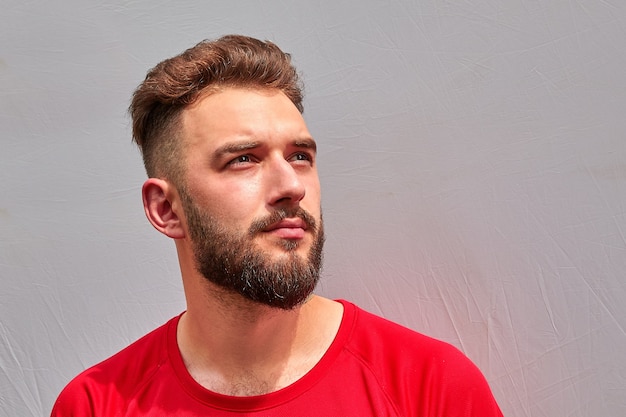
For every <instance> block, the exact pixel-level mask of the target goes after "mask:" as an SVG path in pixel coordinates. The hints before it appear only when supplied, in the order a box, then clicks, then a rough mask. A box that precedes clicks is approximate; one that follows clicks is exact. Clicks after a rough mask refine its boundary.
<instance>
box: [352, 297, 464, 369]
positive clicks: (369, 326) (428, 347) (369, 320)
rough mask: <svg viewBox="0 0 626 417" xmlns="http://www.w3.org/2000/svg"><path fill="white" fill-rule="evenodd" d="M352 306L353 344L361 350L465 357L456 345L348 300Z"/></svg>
mask: <svg viewBox="0 0 626 417" xmlns="http://www.w3.org/2000/svg"><path fill="white" fill-rule="evenodd" d="M343 303H344V305H347V306H348V307H347V308H351V309H353V311H354V313H353V319H352V321H353V323H352V326H353V329H352V338H351V339H352V343H351V345H355V346H358V347H360V348H361V349H362V350H369V349H375V350H377V351H378V350H380V349H384V350H385V351H388V352H391V351H397V352H398V353H400V354H407V355H409V356H418V357H420V358H424V357H432V356H433V355H435V356H440V355H443V356H456V355H461V356H464V355H463V353H461V352H460V351H459V350H458V349H457V348H456V347H455V346H453V345H451V344H450V343H447V342H444V341H442V340H439V339H435V338H433V337H430V336H427V335H425V334H423V333H420V332H418V331H416V330H413V329H410V328H408V327H406V326H403V325H401V324H399V323H396V322H394V321H391V320H389V319H386V318H384V317H381V316H378V315H376V314H373V313H370V312H368V311H366V310H363V309H361V308H360V307H358V306H355V305H353V304H351V303H348V302H345V301H344V302H343ZM418 352H419V355H416V353H418Z"/></svg>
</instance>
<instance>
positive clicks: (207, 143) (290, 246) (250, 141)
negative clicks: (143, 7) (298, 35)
mask: <svg viewBox="0 0 626 417" xmlns="http://www.w3.org/2000/svg"><path fill="white" fill-rule="evenodd" d="M231 66H234V67H235V68H231ZM172 80H177V81H176V83H175V84H176V85H177V86H178V87H177V88H173V87H171V85H172V84H173V81H172ZM185 81H186V83H185ZM164 92H168V94H167V96H168V97H174V96H176V98H175V99H174V98H170V99H168V100H169V101H168V100H166V99H165V98H164V97H165V96H166V94H165V93H164ZM301 99H302V95H301V90H300V88H299V87H298V83H297V76H296V72H295V70H294V68H293V67H292V66H291V64H290V61H289V56H288V55H287V54H284V53H283V52H281V51H280V50H279V49H278V48H277V47H276V46H275V45H273V44H270V43H263V42H260V41H257V40H254V39H250V38H245V37H238V36H230V37H225V38H221V39H219V40H218V41H215V42H203V43H201V44H199V45H197V46H196V47H194V48H191V49H190V50H188V51H186V52H185V53H183V54H182V55H180V56H178V57H175V58H172V59H170V60H167V61H164V63H161V64H159V65H157V67H155V69H153V70H152V71H151V72H150V73H149V75H148V77H147V78H146V81H144V83H143V84H142V85H141V86H140V87H139V88H138V89H137V91H136V92H135V96H134V99H133V104H132V105H131V114H132V115H133V118H134V119H133V126H134V137H135V140H136V141H137V143H138V144H139V145H140V146H141V148H142V152H143V155H144V161H145V163H146V169H147V171H148V174H149V176H151V178H150V179H148V181H146V184H144V204H145V206H146V213H147V215H148V218H149V219H150V221H151V222H152V224H153V225H154V226H155V227H156V228H157V229H158V230H160V231H161V232H163V233H164V234H166V235H168V236H170V237H173V238H175V239H177V242H178V243H177V247H178V248H179V257H181V253H182V254H183V255H182V258H183V259H182V262H181V265H183V264H185V263H193V267H194V269H195V270H196V271H197V272H199V273H200V274H201V275H203V276H204V277H205V278H206V279H207V280H208V281H210V282H212V283H214V284H217V285H218V286H220V287H222V288H223V289H226V290H227V291H229V292H231V293H236V294H239V295H241V296H243V297H245V298H247V299H249V300H252V301H255V302H259V303H263V304H267V305H271V306H275V307H280V308H292V307H294V306H297V305H299V304H300V303H302V302H303V301H304V300H305V299H306V298H307V297H308V295H309V294H310V293H311V291H312V290H313V289H314V287H315V285H316V283H317V280H318V278H319V271H320V267H321V257H322V246H323V241H324V233H323V225H322V218H321V208H320V189H319V178H318V175H317V163H316V145H315V141H314V140H313V138H312V137H311V134H310V133H309V131H308V129H307V126H306V123H305V122H304V119H303V118H302V115H301V112H302V105H301ZM155 177H156V178H155ZM181 248H182V249H181ZM183 269H184V268H183ZM184 276H185V274H183V278H184Z"/></svg>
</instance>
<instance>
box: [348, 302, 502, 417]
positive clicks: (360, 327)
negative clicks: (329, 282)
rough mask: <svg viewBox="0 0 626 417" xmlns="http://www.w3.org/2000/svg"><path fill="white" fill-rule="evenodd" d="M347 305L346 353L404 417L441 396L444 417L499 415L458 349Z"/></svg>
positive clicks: (478, 376)
mask: <svg viewBox="0 0 626 417" xmlns="http://www.w3.org/2000/svg"><path fill="white" fill-rule="evenodd" d="M344 305H345V306H346V310H350V309H352V310H353V318H352V320H351V321H352V331H351V337H350V338H349V341H348V343H347V344H346V350H347V351H349V353H350V354H351V355H352V356H353V357H354V358H355V359H356V360H357V361H358V362H359V363H361V364H362V368H363V369H367V371H366V372H368V373H370V374H371V375H372V378H371V380H375V381H376V383H377V384H378V385H379V386H380V387H381V389H382V390H384V391H385V392H386V394H387V395H388V396H389V397H390V398H392V399H393V400H392V401H393V402H394V403H395V404H397V405H398V407H400V408H402V409H404V410H405V411H406V413H408V411H407V410H415V409H420V407H423V406H425V405H427V403H428V401H429V399H428V398H427V397H424V396H423V395H422V394H426V393H437V398H438V400H439V403H438V404H437V405H436V408H437V407H438V408H440V409H441V410H443V411H442V413H441V415H462V414H463V413H464V411H463V410H468V409H472V408H473V409H474V410H475V411H477V412H476V413H475V414H472V415H484V416H501V413H500V411H499V409H498V406H497V404H496V403H495V400H494V399H493V395H492V394H491V390H490V389H489V386H488V384H487V381H486V380H485V377H484V376H483V374H482V373H481V371H480V370H479V369H478V367H477V366H476V365H475V364H474V363H473V362H472V361H471V360H470V359H469V358H468V357H467V356H465V354H464V353H463V352H461V351H460V350H459V349H458V348H456V347H455V346H453V345H452V344H450V343H447V342H444V341H441V340H438V339H434V338H432V337H430V336H427V335H424V334H422V333H419V332H417V331H414V330H411V329H409V328H407V327H404V326H402V325H400V324H398V323H395V322H392V321H390V320H387V319H385V318H383V317H380V316H377V315H374V314H372V313H369V312H367V311H365V310H362V309H360V308H359V307H356V306H354V305H351V304H350V303H346V304H344ZM431 406H433V407H435V405H428V408H430V407H431ZM463 415H465V414H463ZM468 415H469V414H468Z"/></svg>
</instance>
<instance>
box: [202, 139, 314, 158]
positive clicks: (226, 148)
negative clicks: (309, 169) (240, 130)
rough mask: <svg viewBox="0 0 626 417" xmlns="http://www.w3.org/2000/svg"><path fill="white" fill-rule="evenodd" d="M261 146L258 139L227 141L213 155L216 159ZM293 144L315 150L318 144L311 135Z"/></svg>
mask: <svg viewBox="0 0 626 417" xmlns="http://www.w3.org/2000/svg"><path fill="white" fill-rule="evenodd" d="M261 146H263V144H262V143H261V142H257V141H242V142H232V143H226V144H224V145H222V146H220V147H218V148H217V149H216V150H215V152H214V154H213V155H214V156H215V158H216V159H219V158H221V157H223V156H225V155H230V154H236V153H239V152H242V151H248V150H251V149H256V148H259V147H261ZM292 146H294V147H296V148H303V149H311V150H312V151H314V152H315V151H317V144H316V143H315V141H314V140H313V139H312V138H309V137H305V138H301V139H296V140H294V141H293V142H292Z"/></svg>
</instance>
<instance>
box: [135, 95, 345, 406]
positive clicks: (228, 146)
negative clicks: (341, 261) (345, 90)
mask: <svg viewBox="0 0 626 417" xmlns="http://www.w3.org/2000/svg"><path fill="white" fill-rule="evenodd" d="M181 121H182V126H183V127H182V128H183V137H184V147H183V153H184V155H185V161H184V163H185V167H186V174H185V183H186V187H187V191H188V192H189V193H190V195H192V196H193V197H194V200H195V201H196V203H197V204H198V205H199V206H201V207H202V208H203V209H204V210H206V211H207V212H208V213H210V215H211V216H212V218H214V219H215V220H216V221H218V222H219V224H220V225H221V226H222V227H224V228H225V229H227V230H229V231H233V232H236V233H245V232H246V231H247V230H248V228H249V227H250V224H251V223H252V222H253V221H254V220H255V219H258V218H262V217H266V216H267V215H268V214H270V213H272V212H273V211H275V210H277V209H280V208H287V209H294V208H298V207H301V208H302V209H304V210H306V211H307V212H308V213H310V214H311V215H312V216H313V217H314V218H315V220H316V221H317V223H318V224H321V208H320V206H321V204H320V198H321V197H320V183H319V177H318V173H317V166H316V160H315V158H316V152H315V141H314V140H313V139H312V136H311V134H310V133H309V131H308V129H307V127H306V123H305V122H304V119H303V118H302V115H301V114H300V112H299V111H298V110H297V109H296V107H295V106H294V105H293V103H292V102H291V101H290V100H289V99H288V98H287V97H286V96H285V95H284V94H283V93H282V92H280V91H278V90H255V89H240V88H225V89H223V90H220V91H219V92H216V93H212V94H210V95H207V96H205V97H203V98H201V99H200V100H198V101H197V102H196V103H194V104H193V105H191V106H190V107H188V108H187V109H185V110H184V111H183V114H182V119H181ZM143 200H144V207H145V212H146V215H147V217H148V219H149V220H150V222H151V223H152V225H153V226H154V227H155V228H156V229H157V230H159V231H160V232H161V233H163V234H165V235H166V236H168V237H170V238H172V239H174V240H175V243H176V249H177V253H178V259H179V264H180V268H181V274H182V278H183V286H184V289H185V296H186V301H187V311H186V313H185V314H184V315H183V316H182V318H181V321H180V323H179V326H178V334H177V336H178V343H179V348H180V351H181V354H182V356H183V359H184V361H185V364H186V366H187V369H188V370H189V372H190V374H191V375H192V377H194V379H195V380H196V381H197V382H199V383H200V384H201V385H202V386H204V387H205V388H207V389H210V390H212V391H215V392H218V393H222V394H228V395H260V394H265V393H269V392H273V391H276V390H278V389H281V388H283V387H285V386H287V385H289V384H291V383H293V382H294V381H296V380H297V379H299V378H300V377H302V376H303V375H304V374H305V373H306V372H308V371H309V370H310V369H311V368H312V367H313V366H314V365H315V364H316V363H317V362H318V361H319V359H320V358H321V357H322V356H323V354H324V352H325V351H326V350H327V349H328V347H329V346H330V344H331V342H332V340H333V338H334V337H335V335H336V333H337V330H338V328H339V323H340V321H341V316H342V307H341V305H340V304H339V303H336V302H334V301H331V300H328V299H325V298H322V297H319V296H315V295H313V296H311V297H310V298H309V299H308V300H307V301H306V302H305V303H304V304H302V305H301V306H299V307H296V308H294V309H292V310H280V309H276V308H272V307H269V306H265V305H261V304H258V303H254V302H252V301H249V300H247V299H244V298H243V297H242V296H240V295H239V294H235V293H232V292H228V291H226V290H224V289H222V288H220V287H217V286H216V285H214V284H212V283H211V282H209V281H207V280H206V279H205V278H204V277H203V276H201V275H200V274H199V273H198V271H197V270H196V268H195V264H194V255H193V250H192V245H191V242H190V240H189V234H188V229H187V224H186V219H185V214H184V211H183V209H182V204H181V200H180V195H179V192H178V190H177V188H176V186H175V185H174V184H173V183H171V182H170V181H168V180H166V179H158V178H150V179H148V180H147V181H146V182H145V184H144V187H143ZM253 239H254V245H255V246H256V247H258V249H259V250H260V251H263V252H264V253H266V255H267V256H269V257H270V258H271V259H272V260H277V261H278V260H281V259H283V258H285V257H287V256H290V255H292V254H293V253H295V254H296V255H297V256H300V257H302V258H303V259H304V258H305V257H306V256H307V254H308V251H309V249H310V247H311V243H312V241H313V236H312V232H311V231H310V230H308V229H307V228H306V227H304V226H303V225H302V224H301V222H300V221H299V220H298V219H295V218H292V219H285V221H283V222H281V223H280V224H275V225H272V226H271V227H268V228H267V230H264V231H263V233H260V234H258V235H255V237H254V238H253ZM287 241H289V242H292V243H297V244H296V245H286V244H285V242H287ZM209 335H210V337H209Z"/></svg>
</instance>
